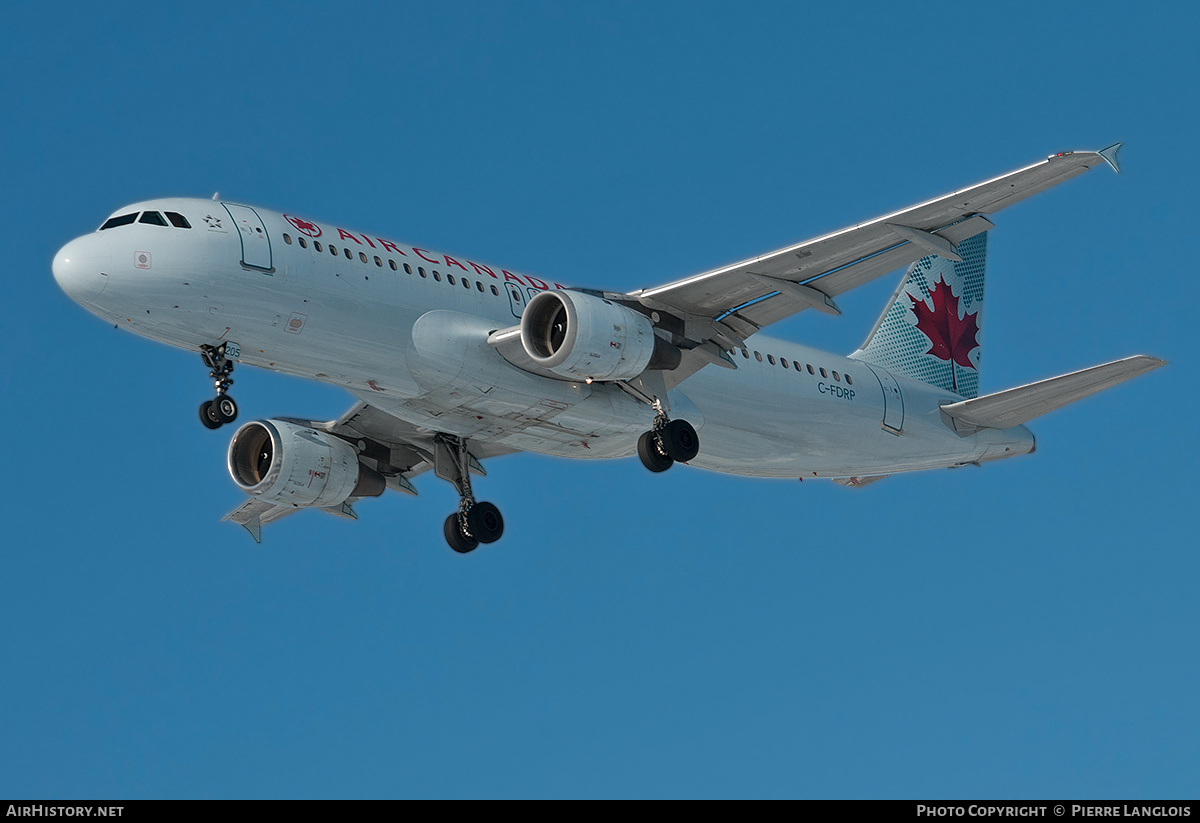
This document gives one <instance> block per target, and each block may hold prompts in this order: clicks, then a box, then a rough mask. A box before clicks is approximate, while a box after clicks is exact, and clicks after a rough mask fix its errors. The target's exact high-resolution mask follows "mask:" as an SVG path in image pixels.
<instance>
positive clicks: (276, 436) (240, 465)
mask: <svg viewBox="0 0 1200 823" xmlns="http://www.w3.org/2000/svg"><path fill="white" fill-rule="evenodd" d="M229 474H230V475H231V476H232V477H233V482H235V483H237V484H238V486H239V487H240V488H241V489H242V491H244V492H247V493H248V494H252V495H254V496H255V497H257V498H260V499H261V500H265V501H266V502H268V503H274V504H275V505H277V506H320V507H322V508H324V507H326V506H338V505H341V504H342V503H345V502H346V501H347V500H348V499H350V498H351V497H375V496H377V495H380V494H383V491H384V488H385V487H386V481H385V480H384V479H383V477H382V476H381V475H380V474H379V473H378V472H375V471H372V470H371V469H368V468H367V467H366V466H363V465H361V464H360V463H359V462H358V454H357V453H356V452H355V451H354V448H353V447H352V446H351V445H350V444H349V443H347V442H346V441H344V440H341V439H339V438H337V437H334V436H333V435H331V434H326V433H325V432H321V431H317V430H315V429H310V428H308V427H307V426H300V425H297V424H295V423H288V422H286V421H284V420H258V421H255V422H253V423H247V424H246V425H244V426H242V427H241V428H240V429H238V430H237V433H236V434H234V435H233V440H232V441H230V443H229Z"/></svg>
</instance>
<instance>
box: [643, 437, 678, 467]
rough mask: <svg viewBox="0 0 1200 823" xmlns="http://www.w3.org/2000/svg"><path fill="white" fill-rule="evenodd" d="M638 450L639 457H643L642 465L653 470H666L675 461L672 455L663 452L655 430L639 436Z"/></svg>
mask: <svg viewBox="0 0 1200 823" xmlns="http://www.w3.org/2000/svg"><path fill="white" fill-rule="evenodd" d="M637 450H638V457H640V458H641V459H642V465H643V466H645V467H646V468H648V469H649V470H650V471H652V472H665V471H666V470H667V469H669V468H671V466H672V464H674V463H675V460H674V459H673V458H672V457H671V456H670V455H667V454H663V452H662V449H660V448H659V446H658V438H657V437H655V436H654V432H646V433H645V434H643V435H642V436H641V437H639V438H638V447H637Z"/></svg>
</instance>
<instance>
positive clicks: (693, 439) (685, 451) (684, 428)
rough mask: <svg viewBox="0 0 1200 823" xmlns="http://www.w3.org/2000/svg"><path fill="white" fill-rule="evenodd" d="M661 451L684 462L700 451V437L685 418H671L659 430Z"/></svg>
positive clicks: (677, 460)
mask: <svg viewBox="0 0 1200 823" xmlns="http://www.w3.org/2000/svg"><path fill="white" fill-rule="evenodd" d="M659 437H660V438H662V447H663V451H665V452H666V453H667V455H668V456H670V458H671V459H672V460H674V461H676V462H678V463H686V462H688V461H689V460H691V459H692V458H694V457H695V456H696V455H697V454H699V453H700V437H699V435H697V434H696V430H695V429H694V428H692V424H691V423H689V422H687V421H686V420H672V421H671V422H669V423H667V424H666V425H665V426H663V427H662V431H661V432H659Z"/></svg>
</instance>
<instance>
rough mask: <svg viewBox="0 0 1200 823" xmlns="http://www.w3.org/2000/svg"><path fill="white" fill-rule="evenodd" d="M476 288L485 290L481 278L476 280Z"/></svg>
mask: <svg viewBox="0 0 1200 823" xmlns="http://www.w3.org/2000/svg"><path fill="white" fill-rule="evenodd" d="M475 288H476V289H478V290H479V291H483V282H482V281H480V280H476V281H475Z"/></svg>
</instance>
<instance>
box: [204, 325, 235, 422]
mask: <svg viewBox="0 0 1200 823" xmlns="http://www.w3.org/2000/svg"><path fill="white" fill-rule="evenodd" d="M237 355H238V350H237V346H236V345H234V344H232V343H222V344H221V345H220V346H201V347H200V356H201V357H202V358H204V365H206V366H208V368H209V369H210V371H209V373H208V376H209V377H211V378H212V379H213V388H215V389H216V390H217V396H216V397H215V398H213V399H212V400H205V401H204V402H203V403H201V404H200V422H201V423H203V424H204V425H205V426H207V427H208V428H210V429H219V428H221V426H223V425H225V424H226V423H232V422H233V421H234V420H236V419H237V413H238V407H237V403H235V402H233V398H232V397H230V396H229V395H227V394H226V393H225V392H226V391H228V390H229V387H230V386H232V385H233V379H232V378H231V377H230V376H229V375H231V374H233V359H234V358H235V357H237Z"/></svg>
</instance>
